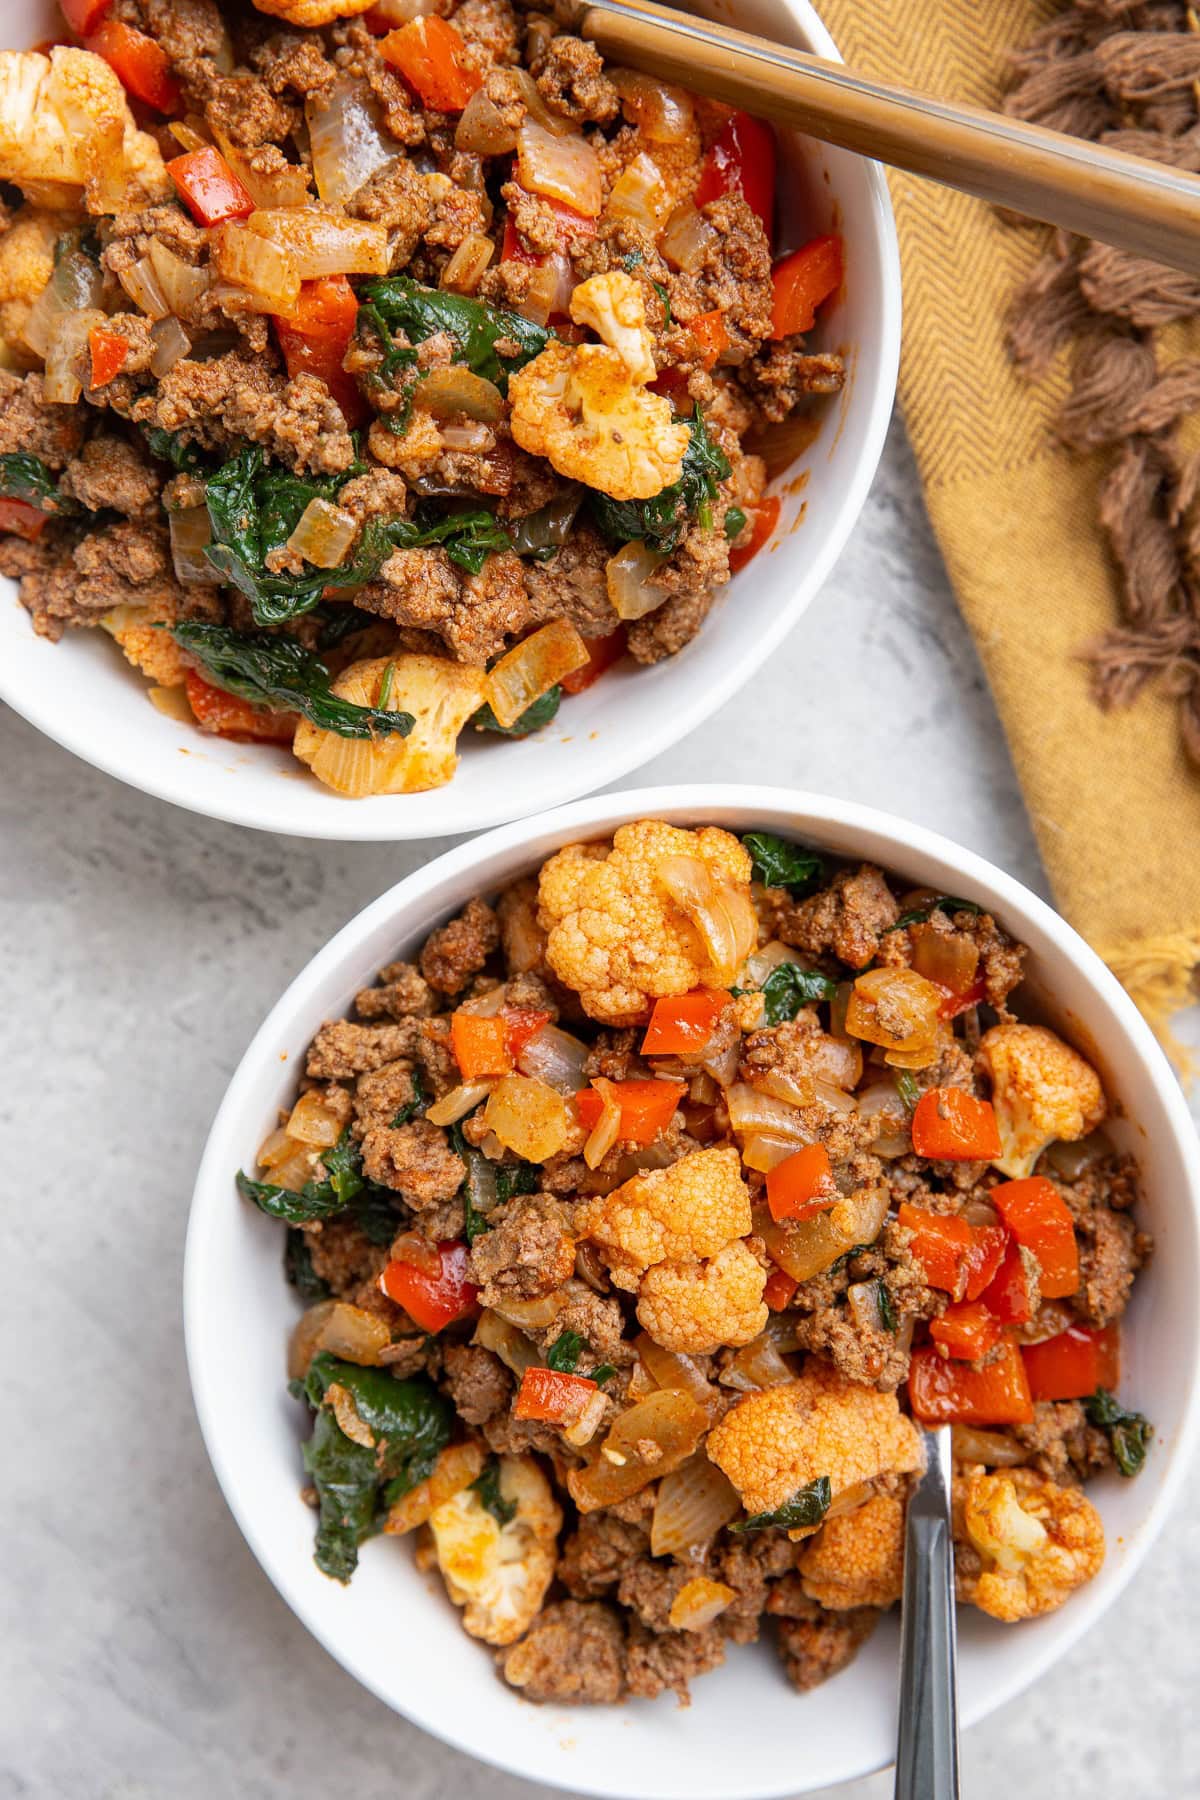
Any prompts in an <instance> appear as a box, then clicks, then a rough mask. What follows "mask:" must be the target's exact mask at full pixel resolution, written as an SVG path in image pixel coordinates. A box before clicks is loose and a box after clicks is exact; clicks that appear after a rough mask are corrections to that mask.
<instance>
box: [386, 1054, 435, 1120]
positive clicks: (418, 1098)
mask: <svg viewBox="0 0 1200 1800" xmlns="http://www.w3.org/2000/svg"><path fill="white" fill-rule="evenodd" d="M409 1082H410V1084H411V1086H412V1099H411V1100H406V1101H405V1102H404V1105H403V1106H402V1107H400V1109H399V1110H398V1111H397V1113H396V1114H395V1116H394V1117H393V1118H392V1120H391V1126H390V1128H391V1130H392V1131H398V1130H399V1129H400V1127H401V1125H407V1124H408V1122H409V1120H410V1119H415V1118H416V1117H417V1114H418V1113H422V1112H424V1110H425V1108H426V1106H427V1105H428V1103H429V1095H428V1094H427V1093H426V1092H425V1083H424V1082H423V1081H422V1079H421V1071H420V1069H414V1070H413V1072H412V1074H411V1075H410V1077H409Z"/></svg>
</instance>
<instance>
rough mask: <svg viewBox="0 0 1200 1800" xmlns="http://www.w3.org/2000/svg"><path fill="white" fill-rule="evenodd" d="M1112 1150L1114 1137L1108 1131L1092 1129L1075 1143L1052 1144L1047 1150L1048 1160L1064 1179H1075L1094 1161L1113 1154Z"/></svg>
mask: <svg viewBox="0 0 1200 1800" xmlns="http://www.w3.org/2000/svg"><path fill="white" fill-rule="evenodd" d="M1112 1150H1113V1147H1112V1139H1111V1138H1110V1137H1109V1136H1108V1135H1107V1133H1105V1132H1104V1131H1090V1132H1089V1133H1088V1135H1087V1136H1086V1137H1083V1138H1077V1139H1076V1141H1075V1142H1074V1143H1073V1144H1064V1143H1053V1144H1051V1145H1050V1147H1049V1149H1048V1150H1047V1151H1046V1161H1047V1162H1048V1163H1049V1164H1050V1166H1051V1168H1052V1169H1053V1170H1054V1173H1055V1174H1056V1175H1061V1176H1062V1178H1063V1180H1064V1181H1075V1180H1077V1179H1078V1177H1079V1176H1080V1175H1082V1174H1083V1172H1084V1170H1085V1169H1090V1168H1091V1166H1092V1164H1093V1163H1098V1162H1102V1161H1103V1160H1104V1158H1105V1157H1106V1156H1111V1155H1112Z"/></svg>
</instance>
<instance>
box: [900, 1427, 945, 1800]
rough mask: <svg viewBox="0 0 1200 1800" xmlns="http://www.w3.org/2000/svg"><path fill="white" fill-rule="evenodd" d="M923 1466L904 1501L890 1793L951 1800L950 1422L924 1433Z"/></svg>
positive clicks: (914, 1799)
mask: <svg viewBox="0 0 1200 1800" xmlns="http://www.w3.org/2000/svg"><path fill="white" fill-rule="evenodd" d="M925 1444H926V1449H927V1452H928V1467H927V1468H926V1471H925V1475H924V1478H923V1479H922V1481H921V1484H920V1486H919V1487H918V1489H917V1491H916V1493H915V1494H914V1495H913V1497H912V1499H911V1501H910V1502H909V1507H908V1520H907V1524H906V1526H905V1545H904V1602H903V1610H902V1613H901V1620H900V1634H901V1645H900V1728H899V1735H898V1738H897V1743H896V1788H895V1796H896V1800H958V1791H959V1790H958V1684H957V1678H956V1668H955V1631H954V1543H953V1538H952V1536H951V1516H950V1487H951V1474H952V1467H951V1452H950V1427H949V1426H948V1425H944V1426H942V1427H941V1429H940V1430H938V1431H936V1432H926V1434H925Z"/></svg>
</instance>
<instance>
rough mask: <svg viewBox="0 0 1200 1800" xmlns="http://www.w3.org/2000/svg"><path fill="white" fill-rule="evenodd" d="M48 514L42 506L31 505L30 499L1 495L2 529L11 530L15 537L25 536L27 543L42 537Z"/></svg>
mask: <svg viewBox="0 0 1200 1800" xmlns="http://www.w3.org/2000/svg"><path fill="white" fill-rule="evenodd" d="M48 516H49V515H48V514H46V513H44V512H43V511H42V510H41V508H40V507H38V506H31V505H30V503H29V501H28V500H10V499H8V498H7V497H6V496H5V495H0V531H11V532H12V533H13V535H14V536H15V537H19V538H24V539H25V541H26V543H27V544H32V543H33V541H34V539H35V538H39V537H41V535H42V533H43V531H45V529H46V519H47V517H48Z"/></svg>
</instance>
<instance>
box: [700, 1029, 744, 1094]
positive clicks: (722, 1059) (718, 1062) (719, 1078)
mask: <svg viewBox="0 0 1200 1800" xmlns="http://www.w3.org/2000/svg"><path fill="white" fill-rule="evenodd" d="M714 1035H719V1034H714ZM710 1041H711V1040H710ZM741 1057H742V1039H741V1034H740V1032H736V1031H735V1032H734V1034H733V1035H732V1036H731V1037H730V1038H729V1040H728V1042H726V1043H725V1044H723V1045H722V1046H721V1047H720V1049H718V1050H717V1051H715V1052H712V1051H706V1052H705V1054H704V1056H703V1058H702V1059H701V1062H700V1067H701V1068H702V1069H703V1070H704V1071H705V1073H706V1074H707V1075H709V1076H710V1077H711V1079H712V1080H713V1081H714V1082H715V1083H716V1084H717V1086H718V1087H722V1088H727V1087H732V1086H733V1084H734V1082H735V1081H736V1080H737V1074H738V1064H739V1062H740V1061H741ZM716 1097H717V1096H716V1095H715V1094H712V1095H710V1096H707V1097H703V1096H701V1095H700V1094H696V1093H693V1095H692V1099H693V1100H696V1101H698V1102H699V1103H700V1104H702V1105H703V1104H706V1103H707V1104H711V1102H712V1101H714V1100H715V1099H716Z"/></svg>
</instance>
